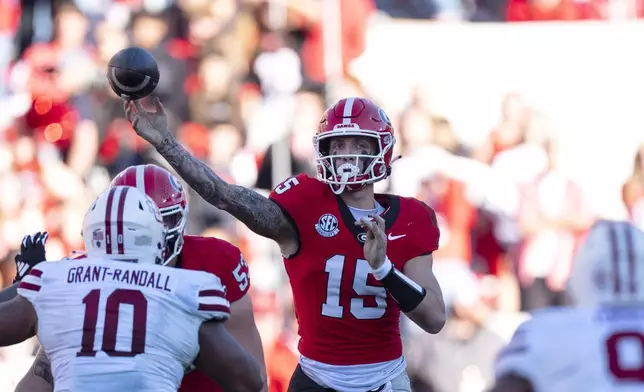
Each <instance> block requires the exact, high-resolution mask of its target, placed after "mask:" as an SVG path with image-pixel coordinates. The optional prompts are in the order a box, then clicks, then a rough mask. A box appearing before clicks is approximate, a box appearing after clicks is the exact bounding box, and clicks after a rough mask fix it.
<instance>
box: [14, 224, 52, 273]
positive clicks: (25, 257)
mask: <svg viewBox="0 0 644 392" xmlns="http://www.w3.org/2000/svg"><path fill="white" fill-rule="evenodd" d="M47 238H49V233H47V232H46V231H45V232H42V233H41V232H37V233H35V234H31V235H26V236H24V238H23V239H22V244H21V245H20V253H18V254H17V255H16V257H15V258H14V261H15V262H16V278H15V279H14V280H13V282H14V283H16V282H20V281H21V280H22V278H24V277H25V276H26V275H27V274H28V273H29V271H31V269H32V268H33V267H34V266H35V265H36V264H38V263H40V262H41V261H45V260H47V259H46V258H45V243H46V242H47Z"/></svg>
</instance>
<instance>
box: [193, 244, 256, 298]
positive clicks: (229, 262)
mask: <svg viewBox="0 0 644 392" xmlns="http://www.w3.org/2000/svg"><path fill="white" fill-rule="evenodd" d="M181 268H186V269H190V270H198V271H206V272H210V273H211V274H214V275H217V277H219V279H221V283H222V284H223V285H224V286H225V287H226V299H227V300H228V301H229V302H230V303H233V302H235V301H238V300H239V299H241V298H242V297H243V296H244V295H246V293H248V290H249V289H250V274H249V273H248V265H247V264H246V261H245V260H244V258H243V256H242V254H241V251H240V250H239V248H237V247H236V246H235V245H233V244H231V243H229V242H226V241H224V240H220V239H218V238H213V237H197V236H188V235H187V236H184V244H183V249H182V250H181Z"/></svg>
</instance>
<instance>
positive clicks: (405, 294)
mask: <svg viewBox="0 0 644 392" xmlns="http://www.w3.org/2000/svg"><path fill="white" fill-rule="evenodd" d="M382 283H383V284H384V286H385V289H387V291H388V292H389V294H391V296H392V297H393V299H394V300H396V302H398V305H399V306H400V310H402V311H403V312H404V313H407V312H411V311H412V310H414V309H416V307H417V306H418V305H419V304H420V303H421V302H422V301H423V298H425V295H426V294H427V291H425V289H424V288H422V287H421V286H419V285H418V284H417V283H416V282H414V281H413V280H411V279H409V278H408V277H407V276H406V275H405V274H403V273H402V272H400V271H398V270H397V269H396V268H395V267H393V266H392V268H391V270H390V271H389V273H388V274H387V275H386V276H385V277H384V278H383V279H382Z"/></svg>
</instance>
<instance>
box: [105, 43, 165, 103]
mask: <svg viewBox="0 0 644 392" xmlns="http://www.w3.org/2000/svg"><path fill="white" fill-rule="evenodd" d="M107 80H108V81H109V83H110V86H111V87H112V90H114V92H115V93H116V94H117V95H118V96H119V97H121V98H123V99H132V100H137V99H141V98H144V97H147V96H148V95H150V94H152V92H153V91H154V89H155V88H156V86H157V84H158V83H159V66H158V64H157V61H156V59H155V58H154V56H152V55H151V54H150V52H148V51H147V50H145V49H143V48H139V47H137V46H131V47H129V48H125V49H123V50H121V51H119V52H118V53H116V54H115V55H114V56H112V58H111V59H110V62H109V63H108V65H107Z"/></svg>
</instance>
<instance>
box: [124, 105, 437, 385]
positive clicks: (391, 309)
mask: <svg viewBox="0 0 644 392" xmlns="http://www.w3.org/2000/svg"><path fill="white" fill-rule="evenodd" d="M154 105H155V111H154V112H152V111H147V110H146V109H145V108H144V107H143V106H142V105H141V103H140V102H138V101H136V102H133V101H128V102H126V103H125V111H126V116H127V118H128V119H129V121H130V122H131V123H132V125H133V126H134V129H135V130H136V132H137V133H138V134H139V135H140V136H141V137H143V138H144V139H145V140H147V141H148V142H149V143H151V144H152V145H153V146H154V147H155V148H156V150H157V151H158V152H159V153H160V154H161V155H162V156H163V157H164V158H165V159H166V160H167V161H168V162H169V163H170V164H171V165H172V167H174V169H175V170H176V171H177V173H178V174H179V175H180V176H181V177H182V178H183V179H184V180H185V181H186V182H187V183H188V184H189V185H190V186H191V187H192V188H193V189H195V191H197V193H199V195H201V197H202V198H204V200H206V201H208V202H209V203H210V204H212V205H214V206H215V207H218V208H220V209H222V210H225V211H227V212H229V213H230V214H232V215H233V216H234V217H236V218H237V219H239V220H240V221H242V222H243V223H245V224H246V225H247V226H248V227H249V228H250V229H251V230H253V231H254V232H255V233H257V234H259V235H262V236H264V237H267V238H270V239H273V240H274V241H275V242H277V244H278V245H279V246H280V249H281V252H282V254H283V256H284V264H285V267H286V271H287V273H288V276H289V279H290V282H291V287H292V290H293V297H294V307H295V312H296V315H297V318H298V324H299V335H300V338H301V339H300V342H299V351H300V354H301V357H300V363H299V366H298V367H297V369H296V370H295V372H294V374H293V377H292V379H291V384H290V386H289V390H291V391H324V390H326V389H334V390H339V391H362V392H364V391H367V390H378V391H389V390H396V391H409V390H410V385H409V379H408V378H407V375H406V372H405V367H406V364H405V360H404V357H403V355H402V343H401V340H400V330H399V317H400V311H403V312H404V313H405V314H406V315H407V316H408V317H409V318H410V319H411V320H413V321H414V322H415V323H416V324H418V325H419V326H420V327H421V328H423V329H424V330H425V331H427V332H430V333H436V332H438V331H440V329H441V328H442V327H443V325H444V323H445V306H444V304H443V299H442V295H441V292H440V287H439V286H438V282H437V281H436V278H435V277H434V275H433V273H432V262H433V261H432V252H433V251H434V250H436V248H437V247H438V237H439V232H438V228H437V224H436V216H435V214H434V211H433V210H432V209H431V208H429V207H428V206H426V205H425V204H424V203H422V202H420V201H418V200H416V199H412V198H404V197H398V196H395V195H384V194H383V195H377V194H374V188H373V186H374V185H373V184H374V183H376V182H378V181H380V180H382V179H384V178H386V177H387V176H388V175H389V174H390V171H391V163H392V154H393V152H392V150H393V146H394V143H395V138H394V129H393V127H392V125H391V121H390V120H389V118H388V117H387V115H386V114H385V112H384V111H383V110H382V109H381V108H379V107H378V106H377V105H375V104H374V103H373V102H371V101H369V100H367V99H363V98H347V99H342V100H340V101H339V102H338V103H336V104H335V105H333V106H331V107H330V108H329V109H327V110H326V112H325V113H324V115H323V116H322V119H321V120H320V123H319V128H318V132H317V134H316V136H315V138H314V143H315V149H316V151H317V169H318V175H317V179H316V178H311V177H308V176H306V175H297V176H295V177H291V178H288V179H286V180H285V181H284V182H282V183H281V184H279V185H278V186H277V187H276V188H275V189H274V190H273V191H272V193H271V194H270V198H265V197H264V196H262V195H260V194H258V193H256V192H254V191H252V190H250V189H247V188H244V187H241V186H237V185H231V184H228V183H226V182H225V181H224V180H222V179H221V178H220V177H218V176H217V175H216V174H215V173H214V172H213V171H212V170H211V169H210V168H209V167H208V166H207V165H206V164H205V163H203V162H201V161H200V160H199V159H197V158H195V157H193V156H191V155H190V153H189V152H188V151H187V150H186V149H185V148H184V147H183V146H181V144H179V142H178V141H177V140H176V139H175V138H174V137H173V136H172V133H171V132H170V130H169V129H168V119H167V117H166V114H165V112H164V109H163V105H162V104H161V102H160V100H159V99H155V100H154Z"/></svg>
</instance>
